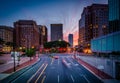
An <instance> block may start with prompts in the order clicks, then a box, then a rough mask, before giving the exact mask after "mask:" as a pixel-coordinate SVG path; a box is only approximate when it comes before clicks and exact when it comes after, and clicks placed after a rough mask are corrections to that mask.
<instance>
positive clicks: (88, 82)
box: [82, 75, 90, 83]
mask: <svg viewBox="0 0 120 83" xmlns="http://www.w3.org/2000/svg"><path fill="white" fill-rule="evenodd" d="M82 76H83V77H84V79H85V80H86V81H87V83H90V81H89V80H88V79H87V78H86V76H85V75H82Z"/></svg>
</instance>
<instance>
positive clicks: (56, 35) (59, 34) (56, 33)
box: [51, 24, 63, 41]
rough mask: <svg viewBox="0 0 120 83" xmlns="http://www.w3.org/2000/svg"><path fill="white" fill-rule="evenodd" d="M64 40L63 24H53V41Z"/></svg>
mask: <svg viewBox="0 0 120 83" xmlns="http://www.w3.org/2000/svg"><path fill="white" fill-rule="evenodd" d="M56 40H63V24H51V41H56Z"/></svg>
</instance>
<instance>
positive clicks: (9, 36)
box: [0, 26, 13, 42]
mask: <svg viewBox="0 0 120 83" xmlns="http://www.w3.org/2000/svg"><path fill="white" fill-rule="evenodd" d="M0 38H1V39H3V41H5V42H13V28H12V27H9V26H0Z"/></svg>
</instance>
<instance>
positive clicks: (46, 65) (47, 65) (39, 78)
mask: <svg viewBox="0 0 120 83" xmlns="http://www.w3.org/2000/svg"><path fill="white" fill-rule="evenodd" d="M47 66H48V64H46V65H45V67H44V69H43V70H42V72H41V73H40V75H39V76H38V78H37V80H36V81H35V82H34V83H37V81H38V80H39V79H40V77H41V76H42V74H43V73H44V71H45V69H46V67H47Z"/></svg>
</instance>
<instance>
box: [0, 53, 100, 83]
mask: <svg viewBox="0 0 120 83" xmlns="http://www.w3.org/2000/svg"><path fill="white" fill-rule="evenodd" d="M53 55H54V56H59V58H58V59H55V58H52V57H50V56H49V55H43V56H41V57H40V60H39V61H38V62H37V63H36V64H34V65H31V66H29V67H27V68H25V69H22V70H20V71H18V72H16V73H14V74H12V75H11V76H10V77H8V78H6V79H4V80H2V81H1V83H102V81H101V80H99V79H98V78H97V77H96V76H94V75H93V74H92V73H91V72H89V71H88V70H87V69H85V68H84V67H83V66H82V65H80V64H79V63H78V62H77V61H76V60H74V59H73V58H72V55H70V54H53Z"/></svg>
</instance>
